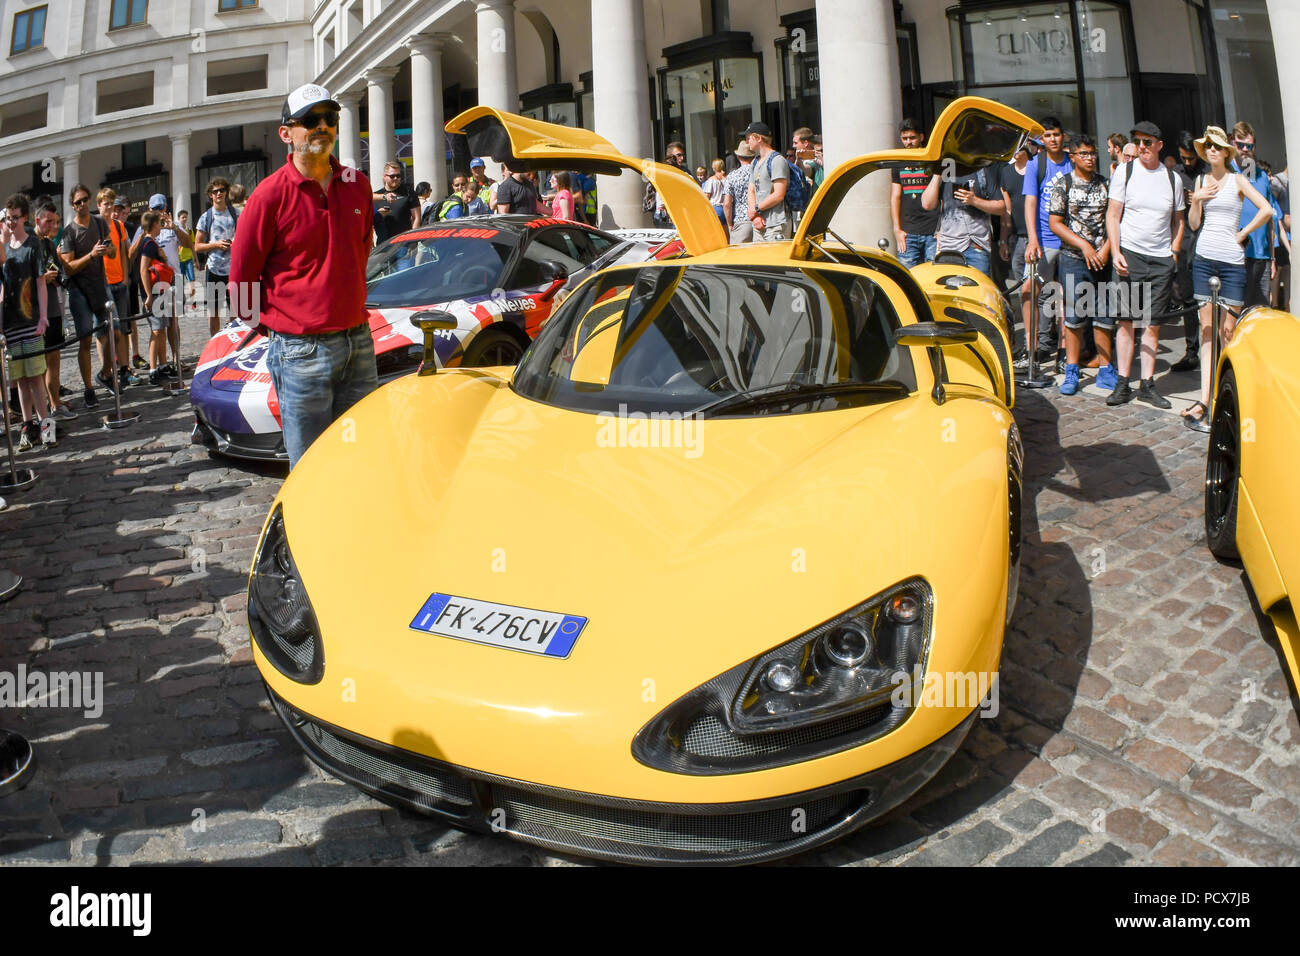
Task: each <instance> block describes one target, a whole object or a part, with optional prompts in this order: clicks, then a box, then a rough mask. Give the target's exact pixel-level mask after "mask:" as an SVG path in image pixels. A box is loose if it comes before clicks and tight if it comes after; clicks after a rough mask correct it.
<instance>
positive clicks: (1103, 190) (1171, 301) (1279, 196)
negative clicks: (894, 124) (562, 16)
mask: <svg viewBox="0 0 1300 956" xmlns="http://www.w3.org/2000/svg"><path fill="white" fill-rule="evenodd" d="M1041 125H1042V127H1043V133H1042V135H1041V137H1040V138H1037V139H1033V140H1030V141H1028V142H1026V144H1025V145H1024V147H1023V148H1022V149H1021V150H1020V151H1018V152H1017V154H1016V156H1015V158H1014V159H1013V160H1012V161H1010V162H1008V163H1005V164H1001V165H998V166H991V167H987V168H985V169H982V170H979V171H978V172H977V173H975V174H974V175H971V176H967V177H961V178H958V179H949V180H947V181H945V178H944V176H943V175H941V174H940V173H936V172H935V171H934V170H933V169H931V168H929V167H928V166H927V165H925V164H920V163H918V164H917V165H916V166H915V167H904V168H900V169H895V170H894V171H893V184H892V194H891V215H892V218H893V227H894V234H895V241H896V243H897V248H898V253H899V258H900V259H901V260H902V261H903V262H904V263H905V264H907V265H908V266H913V265H916V264H917V263H920V262H926V261H932V260H934V259H935V258H936V257H937V256H942V255H944V254H945V253H947V254H949V257H952V258H958V257H959V258H960V260H961V261H962V262H963V263H964V264H965V265H967V266H969V267H971V268H974V269H978V270H980V271H982V272H984V273H986V274H988V275H989V276H991V277H993V278H995V279H996V280H999V281H1002V282H1004V283H1005V285H1004V287H1005V288H1007V289H1008V290H1010V292H1011V294H1012V295H1013V296H1014V297H1016V298H1018V299H1019V300H1020V303H1021V309H1020V311H1021V315H1022V318H1023V321H1024V328H1025V329H1029V328H1030V327H1031V322H1030V318H1031V313H1032V312H1033V311H1034V307H1035V299H1037V311H1038V313H1039V317H1040V318H1039V322H1038V330H1037V337H1036V341H1034V342H1029V341H1026V343H1025V348H1024V349H1023V350H1022V352H1021V354H1019V355H1018V356H1017V358H1018V361H1019V362H1020V363H1021V365H1022V367H1023V365H1024V364H1026V363H1027V362H1028V361H1029V358H1030V356H1029V354H1028V352H1029V350H1030V349H1032V350H1033V351H1034V356H1033V357H1034V359H1035V360H1036V361H1037V362H1047V363H1051V362H1056V363H1057V367H1058V369H1059V371H1061V372H1062V373H1063V375H1064V377H1063V380H1062V382H1061V384H1060V392H1061V394H1062V395H1074V394H1076V393H1077V392H1078V391H1079V388H1080V382H1081V376H1082V375H1083V374H1084V370H1085V369H1090V368H1091V369H1095V370H1096V377H1095V382H1096V384H1097V385H1098V386H1099V387H1100V388H1102V389H1104V390H1106V391H1108V392H1109V393H1110V394H1109V396H1108V398H1107V399H1106V402H1107V404H1109V405H1123V404H1125V403H1127V402H1129V401H1131V400H1134V399H1136V400H1138V401H1142V402H1146V403H1148V404H1150V405H1153V406H1156V407H1158V408H1169V407H1171V404H1170V402H1169V400H1168V399H1167V398H1165V397H1164V396H1163V395H1161V394H1160V392H1159V391H1158V390H1157V388H1156V385H1155V378H1154V376H1155V364H1156V353H1157V348H1158V342H1159V334H1160V326H1161V325H1164V324H1173V323H1177V322H1180V321H1181V322H1182V323H1183V325H1184V345H1185V351H1184V354H1183V356H1182V357H1181V358H1180V359H1178V360H1177V361H1175V362H1174V363H1173V364H1172V366H1171V369H1172V370H1173V371H1178V372H1183V371H1191V370H1195V369H1198V368H1199V369H1200V372H1201V400H1200V401H1199V402H1196V403H1195V404H1193V405H1192V406H1191V408H1190V409H1188V410H1187V412H1186V413H1185V414H1184V421H1185V423H1186V424H1187V426H1188V427H1189V428H1192V429H1195V430H1197V431H1208V430H1209V423H1208V421H1207V420H1206V414H1207V407H1208V403H1209V398H1210V396H1209V389H1210V376H1211V372H1212V369H1211V358H1210V352H1211V349H1212V343H1213V339H1212V337H1211V325H1212V322H1213V318H1212V307H1211V289H1210V279H1211V277H1217V278H1218V280H1219V282H1220V289H1219V294H1218V299H1219V303H1220V305H1221V313H1222V316H1223V317H1222V320H1221V322H1220V327H1219V334H1220V336H1221V340H1222V341H1224V342H1226V341H1227V339H1228V338H1229V337H1231V335H1232V330H1233V326H1234V323H1235V321H1236V317H1237V316H1238V315H1239V314H1240V312H1241V311H1242V309H1245V308H1250V307H1252V306H1255V305H1274V306H1277V307H1279V308H1287V307H1288V299H1289V278H1290V276H1289V271H1290V270H1289V267H1290V228H1291V221H1290V198H1289V193H1290V186H1289V178H1288V174H1287V172H1286V171H1285V170H1283V171H1282V172H1280V173H1278V174H1276V175H1273V174H1272V171H1271V169H1270V167H1269V166H1268V165H1267V164H1266V163H1264V162H1263V161H1261V160H1259V159H1257V158H1255V155H1254V153H1255V130H1254V128H1253V127H1252V126H1251V125H1250V124H1249V123H1245V122H1239V123H1237V124H1236V125H1235V126H1234V127H1233V128H1232V130H1231V133H1227V132H1225V131H1224V130H1223V129H1222V128H1221V127H1218V126H1210V127H1208V128H1207V129H1206V130H1205V133H1204V134H1203V135H1202V136H1201V137H1199V138H1195V137H1193V135H1192V134H1191V133H1188V132H1183V133H1181V134H1180V136H1179V138H1178V143H1177V145H1178V155H1177V157H1175V156H1173V155H1172V154H1171V155H1169V156H1167V157H1164V158H1163V159H1162V155H1161V154H1162V150H1163V149H1164V147H1165V143H1164V140H1163V137H1162V134H1161V131H1160V129H1159V128H1158V127H1157V126H1156V125H1155V124H1154V123H1152V122H1150V121H1147V120H1143V121H1141V122H1138V123H1135V124H1134V126H1133V129H1132V130H1131V131H1130V132H1129V134H1128V135H1127V136H1126V135H1124V134H1122V133H1114V134H1112V135H1110V136H1109V137H1107V139H1106V143H1105V145H1106V151H1107V159H1108V162H1109V166H1108V172H1109V175H1108V176H1107V175H1103V173H1102V171H1101V166H1102V163H1103V160H1102V159H1101V156H1100V150H1099V146H1098V144H1097V142H1096V140H1095V139H1093V137H1091V136H1088V135H1073V136H1067V135H1066V133H1065V131H1064V129H1063V127H1062V124H1061V122H1060V120H1059V119H1057V118H1056V117H1053V116H1048V117H1044V118H1043V119H1042V120H1041ZM899 139H900V141H901V143H902V145H903V147H904V148H905V149H920V148H921V147H922V146H923V145H924V143H925V134H924V131H923V130H921V129H920V128H919V127H918V125H917V124H916V123H914V122H913V121H911V120H904V121H903V123H902V124H901V125H900V127H899ZM995 235H996V236H997V239H996V248H997V252H998V256H997V260H1000V262H999V261H997V260H995V259H994V256H993V249H994V246H995V241H994V236H995ZM1031 284H1032V285H1031ZM1135 355H1136V356H1137V357H1138V363H1137V364H1138V383H1137V387H1136V388H1133V387H1132V386H1131V383H1130V376H1131V375H1132V373H1133V360H1134V357H1135Z"/></svg>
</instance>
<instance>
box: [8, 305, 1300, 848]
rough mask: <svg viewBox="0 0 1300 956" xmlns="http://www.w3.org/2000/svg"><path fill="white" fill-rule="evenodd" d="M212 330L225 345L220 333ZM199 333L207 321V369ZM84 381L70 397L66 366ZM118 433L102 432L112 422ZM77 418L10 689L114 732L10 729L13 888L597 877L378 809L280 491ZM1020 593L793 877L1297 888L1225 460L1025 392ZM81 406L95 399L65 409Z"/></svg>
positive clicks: (1289, 702) (20, 560) (1048, 394)
mask: <svg viewBox="0 0 1300 956" xmlns="http://www.w3.org/2000/svg"><path fill="white" fill-rule="evenodd" d="M202 324H203V325H206V323H202ZM205 332H206V329H205V328H203V329H201V328H200V327H199V322H198V320H196V318H195V317H193V316H191V317H190V318H189V319H187V330H186V343H187V346H188V347H187V352H193V351H194V350H195V347H196V346H197V344H198V343H199V342H200V341H202V339H203V337H204V334H205ZM64 382H65V384H76V385H79V383H78V382H77V381H76V376H75V373H74V371H73V369H72V367H71V364H70V363H68V362H65V370H64ZM100 395H101V412H102V411H105V410H108V409H110V408H111V405H110V404H108V403H106V402H104V401H103V400H102V399H103V397H104V396H105V393H103V392H102V390H101V392H100ZM125 395H126V399H127V403H126V404H127V406H128V407H129V408H130V409H132V410H134V411H138V412H139V413H140V415H141V420H140V422H139V423H138V424H136V425H134V426H132V427H130V428H127V429H123V430H120V431H117V432H112V433H109V432H104V431H99V430H96V429H95V428H94V421H93V419H92V418H91V417H90V416H89V415H88V414H86V413H85V412H82V414H81V417H80V418H79V419H78V420H77V421H74V422H69V423H67V425H66V426H64V425H63V423H60V442H59V445H58V447H57V448H56V449H54V450H53V451H51V452H39V451H38V452H28V453H25V454H24V455H23V456H22V463H23V464H25V465H27V466H29V467H33V468H35V469H36V471H37V472H38V474H39V476H40V479H39V481H38V484H37V485H36V487H35V488H33V489H32V490H30V491H28V492H26V493H23V494H19V495H14V496H12V497H11V498H10V502H9V508H8V509H7V510H6V511H5V512H3V513H0V567H8V568H12V569H13V570H15V571H18V572H19V573H21V574H22V575H24V577H25V578H26V585H25V587H24V590H23V591H22V593H20V594H19V595H18V596H17V597H16V598H15V599H14V600H12V601H10V602H9V603H7V604H4V605H0V668H2V669H5V670H9V671H13V670H15V669H16V668H17V667H18V666H19V665H25V666H26V668H28V669H30V670H41V671H45V672H51V671H73V670H76V671H102V672H103V678H104V689H105V695H104V708H103V713H102V715H100V716H98V717H95V718H87V717H84V716H83V715H82V713H81V712H80V711H72V710H67V709H51V708H40V707H29V708H24V709H18V710H12V709H8V708H6V709H5V710H3V711H0V720H3V723H4V724H5V725H6V726H10V727H13V729H16V730H18V731H20V732H22V733H24V734H26V735H27V736H28V737H29V738H31V739H32V741H33V744H34V746H35V748H36V751H37V759H38V761H39V769H38V772H37V774H36V776H35V778H34V780H33V781H32V782H31V784H30V785H29V786H28V787H27V788H26V789H25V790H23V791H20V792H18V793H16V794H13V795H11V796H9V797H6V798H4V799H3V800H0V866H3V865H11V864H16V863H47V864H48V863H66V862H72V863H79V864H97V863H98V864H105V865H107V864H139V863H146V862H168V863H190V862H194V863H197V862H201V861H238V862H242V863H273V864H326V865H333V864H345V863H366V862H372V863H386V864H402V865H449V864H450V865H466V864H532V865H568V864H570V863H574V862H578V861H576V860H571V859H569V858H562V857H556V856H553V855H549V854H546V853H543V852H541V851H537V850H533V849H530V848H528V847H527V846H525V845H523V844H519V843H515V842H512V841H508V840H506V839H503V838H500V837H483V836H477V835H467V834H463V833H461V832H459V831H457V830H454V829H452V828H450V827H447V826H445V825H443V824H441V823H439V822H437V821H435V820H431V819H428V818H422V817H418V816H415V815H413V814H407V813H405V812H400V811H398V810H395V809H392V808H389V807H387V806H386V805H384V804H381V803H378V802H376V801H373V800H371V799H369V798H366V797H364V796H362V795H361V794H360V793H359V792H358V791H356V790H354V789H353V788H351V787H350V786H346V785H344V784H342V783H340V782H338V781H336V780H334V779H333V778H330V777H327V776H326V775H325V774H323V773H322V772H320V771H318V770H317V769H315V768H314V767H313V766H311V765H310V764H309V763H308V761H307V760H306V758H305V757H304V756H302V755H301V753H300V751H299V749H298V748H297V746H296V745H294V743H293V742H292V741H291V739H290V737H289V735H288V733H287V732H286V731H284V730H283V729H282V728H281V725H280V721H279V719H278V718H277V717H276V716H275V715H274V714H273V713H272V711H271V708H270V705H269V704H268V703H267V701H266V698H265V695H264V693H263V689H262V685H261V682H260V679H259V677H258V673H257V670H256V668H255V667H254V666H253V663H252V658H251V654H250V649H249V636H248V630H247V625H246V617H245V609H244V608H245V596H244V589H245V585H246V574H247V570H248V567H249V564H250V561H251V559H252V552H253V548H254V545H255V544H256V540H257V535H258V533H259V530H260V528H261V524H262V521H263V519H264V517H265V515H266V512H267V509H268V506H269V504H270V502H271V500H272V498H273V497H274V495H275V492H276V489H277V487H278V485H279V482H280V474H279V472H278V471H277V470H276V469H274V468H257V467H253V468H250V467H247V466H242V465H236V464H234V463H232V462H229V461H224V460H221V459H218V458H213V457H211V456H210V455H209V454H208V453H207V452H206V451H205V450H202V449H200V448H197V447H193V446H191V445H190V444H189V432H190V427H191V423H192V414H191V412H190V408H189V400H188V396H183V397H171V396H167V395H165V394H164V393H162V392H160V391H159V390H158V389H153V388H149V387H147V386H140V387H137V388H132V389H128V390H127V392H126V393H125ZM1018 399H1019V404H1018V407H1017V409H1016V417H1017V419H1018V421H1019V423H1020V427H1021V429H1022V432H1023V435H1024V439H1025V447H1026V477H1027V489H1026V498H1027V500H1026V525H1025V552H1024V571H1023V576H1022V581H1021V590H1020V599H1019V605H1018V608H1017V611H1016V615H1015V618H1014V621H1013V624H1012V627H1011V629H1010V631H1009V633H1008V635H1007V642H1006V646H1005V650H1004V655H1003V664H1002V673H1001V688H1000V690H1001V695H1000V712H999V713H998V714H997V716H996V717H995V718H990V719H981V720H978V721H977V722H976V726H975V728H974V730H973V732H972V733H971V735H970V737H969V738H968V739H967V741H966V744H965V746H964V747H963V749H962V750H961V751H960V752H959V753H958V754H957V756H956V757H955V758H954V759H953V760H952V762H951V763H950V764H949V765H948V766H947V767H946V768H945V769H944V770H943V771H942V772H941V774H940V776H939V777H938V778H936V779H935V780H934V781H933V782H932V783H931V784H930V785H928V786H927V787H925V788H924V789H922V790H921V792H920V793H918V794H917V795H916V796H915V797H914V798H913V799H911V800H910V801H908V802H907V803H906V804H904V805H903V806H902V807H900V808H898V809H897V810H895V811H894V812H892V813H891V814H889V815H888V816H887V817H885V818H884V819H883V820H881V821H879V822H877V823H876V824H875V825H873V826H870V827H868V828H867V829H864V830H861V831H859V832H858V833H857V834H855V835H853V836H851V837H849V838H848V839H847V840H844V841H842V842H840V843H837V844H833V845H832V846H830V847H829V848H826V849H824V850H822V851H819V852H817V853H814V854H809V855H806V856H803V857H799V858H796V859H795V860H794V861H792V862H793V863H795V864H817V865H822V864H850V865H872V864H889V865H905V866H930V865H950V866H965V865H972V864H994V865H999V866H1019V865H1043V864H1073V865H1115V864H1125V863H1127V864H1130V865H1132V864H1137V865H1151V864H1155V865H1179V864H1189V865H1225V864H1226V865H1240V864H1272V865H1296V864H1300V765H1298V764H1297V760H1296V755H1297V754H1300V722H1297V708H1296V702H1295V700H1294V698H1293V696H1292V691H1291V688H1290V685H1289V684H1288V682H1287V680H1286V678H1285V676H1284V671H1283V668H1282V665H1281V658H1280V652H1279V651H1278V649H1277V644H1276V639H1275V637H1274V635H1273V632H1272V628H1271V626H1270V625H1269V624H1268V623H1267V621H1266V620H1265V619H1264V618H1262V616H1261V615H1260V614H1259V613H1258V612H1257V610H1256V609H1255V608H1254V607H1253V604H1252V597H1251V593H1250V590H1249V586H1248V584H1247V582H1246V578H1245V576H1244V574H1243V572H1242V571H1241V570H1240V568H1236V567H1231V566H1226V565H1222V564H1219V563H1218V562H1217V561H1216V560H1215V559H1214V558H1213V557H1212V556H1211V555H1210V553H1209V551H1208V550H1207V549H1206V547H1205V544H1204V531H1203V522H1202V489H1203V484H1202V480H1203V473H1204V447H1205V437H1204V436H1202V435H1198V434H1195V433H1193V432H1191V431H1188V430H1187V429H1185V428H1184V427H1183V426H1182V424H1181V423H1180V421H1179V419H1178V417H1177V416H1176V414H1175V413H1174V412H1160V411H1156V410H1154V409H1151V408H1148V407H1146V406H1141V405H1137V404H1133V405H1129V406H1127V407H1122V408H1120V409H1111V408H1107V407H1106V406H1105V404H1104V403H1103V402H1102V401H1101V400H1100V399H1099V398H1098V397H1097V396H1096V395H1094V394H1092V393H1088V394H1080V395H1079V396H1076V397H1074V398H1071V399H1066V398H1062V397H1061V396H1059V395H1058V394H1057V393H1056V391H1055V390H1054V389H1053V390H1048V391H1044V392H1037V393H1027V392H1024V391H1022V392H1020V394H1019V396H1018ZM72 404H73V407H74V408H75V409H77V410H78V411H81V406H80V401H79V399H76V398H74V399H72Z"/></svg>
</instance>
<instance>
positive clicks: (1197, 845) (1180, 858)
mask: <svg viewBox="0 0 1300 956" xmlns="http://www.w3.org/2000/svg"><path fill="white" fill-rule="evenodd" d="M1151 859H1152V861H1153V862H1155V863H1158V864H1159V865H1161V866H1226V865H1227V863H1226V862H1225V860H1224V859H1223V856H1222V854H1220V853H1218V852H1216V851H1214V850H1212V849H1210V848H1209V847H1208V846H1206V845H1205V844H1204V843H1201V842H1199V841H1197V840H1193V839H1192V838H1191V837H1189V836H1185V835H1184V834H1182V833H1176V834H1174V835H1173V836H1171V837H1170V838H1169V839H1168V840H1166V841H1165V842H1164V843H1163V844H1161V846H1160V848H1159V849H1157V850H1156V851H1155V852H1154V853H1152V854H1151Z"/></svg>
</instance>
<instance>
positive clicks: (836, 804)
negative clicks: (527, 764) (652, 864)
mask: <svg viewBox="0 0 1300 956" xmlns="http://www.w3.org/2000/svg"><path fill="white" fill-rule="evenodd" d="M496 796H497V798H498V800H499V801H500V803H501V805H502V807H503V809H505V811H506V826H507V827H508V828H509V829H511V830H514V831H518V832H520V833H521V834H522V835H529V836H535V837H538V838H540V839H544V840H548V841H551V842H553V843H558V844H562V845H566V846H583V845H584V844H586V845H587V846H588V848H590V846H591V844H592V843H596V844H599V843H604V842H609V843H616V844H627V845H631V846H638V847H646V848H651V849H659V850H669V851H680V852H685V853H692V854H697V853H741V852H746V851H754V850H763V849H768V848H771V847H772V846H773V845H779V844H781V843H786V842H790V841H794V840H806V839H808V838H809V836H810V835H813V834H815V833H817V832H818V831H819V830H822V829H825V828H826V827H828V826H833V825H834V824H836V823H838V822H840V821H841V820H843V819H844V818H845V817H846V816H847V815H849V814H850V813H851V812H852V811H853V810H855V809H857V808H858V807H859V806H861V805H862V803H863V802H864V799H865V797H866V793H865V792H863V791H851V792H849V793H841V794H835V795H833V796H829V797H822V798H821V799H817V800H809V801H806V802H805V803H802V804H792V805H790V806H783V807H776V808H773V809H770V810H756V811H751V812H748V813H734V814H724V815H707V816H705V815H693V814H680V813H654V812H652V811H646V810H623V809H615V808H612V807H602V806H593V805H591V804H583V803H575V802H573V801H569V800H561V799H558V798H555V797H549V796H544V795H541V794H535V793H529V792H528V791H525V790H518V789H514V788H510V787H500V788H497V789H496ZM798 810H801V811H803V812H802V814H799V813H797V812H796V811H798ZM621 852H623V853H626V852H627V850H626V848H624V849H623V850H622V851H621Z"/></svg>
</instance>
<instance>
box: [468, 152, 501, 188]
mask: <svg viewBox="0 0 1300 956" xmlns="http://www.w3.org/2000/svg"><path fill="white" fill-rule="evenodd" d="M469 174H470V175H471V176H473V177H474V182H476V183H478V191H479V192H483V191H484V190H490V189H491V188H492V187H493V186H495V185H496V180H495V179H493V178H492V177H491V176H489V175H488V174H487V166H486V164H485V163H484V162H483V160H482V159H481V158H480V157H478V156H475V157H474V158H473V159H471V160H470V161H469Z"/></svg>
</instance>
